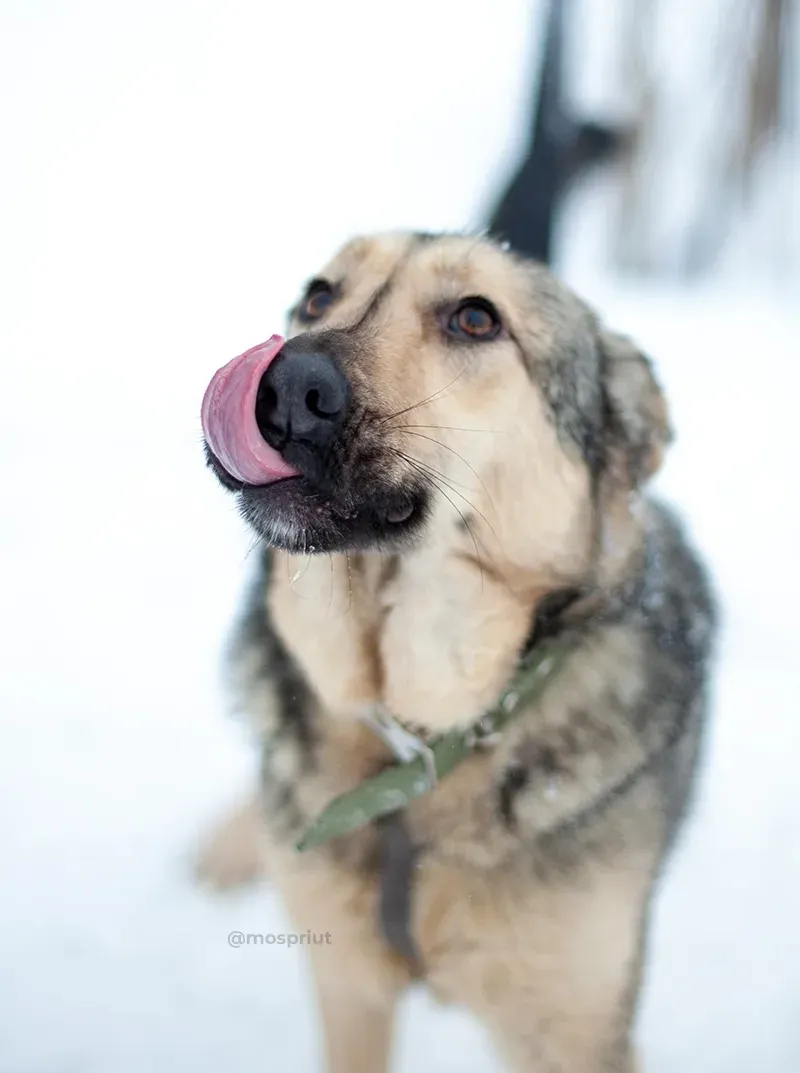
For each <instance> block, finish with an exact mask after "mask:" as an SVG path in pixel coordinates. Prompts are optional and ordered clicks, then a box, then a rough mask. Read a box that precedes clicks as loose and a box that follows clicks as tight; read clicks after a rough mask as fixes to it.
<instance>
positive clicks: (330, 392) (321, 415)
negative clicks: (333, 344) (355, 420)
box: [256, 343, 350, 453]
mask: <svg viewBox="0 0 800 1073" xmlns="http://www.w3.org/2000/svg"><path fill="white" fill-rule="evenodd" d="M349 395H350V391H349V385H348V383H347V379H346V377H345V376H344V374H343V373H342V372H341V370H340V369H339V368H338V366H337V365H336V364H335V362H334V361H333V359H332V358H330V357H328V355H327V354H323V353H321V352H320V351H316V350H294V349H293V348H292V345H291V343H287V345H286V346H285V347H284V349H283V352H282V353H281V354H279V355H278V357H277V358H276V359H275V361H273V362H272V364H271V365H270V367H269V368H268V369H267V371H266V372H265V373H264V375H263V376H262V378H261V383H260V384H259V385H258V396H257V398H256V423H257V425H258V427H259V430H260V432H261V435H262V436H263V437H264V439H265V440H266V441H267V443H268V444H269V445H270V446H271V447H274V448H275V449H276V450H278V451H285V450H286V448H287V447H290V446H291V445H293V444H294V445H302V446H304V447H311V448H318V449H319V448H325V447H327V446H328V445H329V444H330V442H331V440H332V439H333V436H334V434H335V433H336V431H337V429H338V428H339V427H340V426H341V424H342V421H343V420H344V417H345V414H346V412H347V404H348V401H349ZM290 453H291V452H290Z"/></svg>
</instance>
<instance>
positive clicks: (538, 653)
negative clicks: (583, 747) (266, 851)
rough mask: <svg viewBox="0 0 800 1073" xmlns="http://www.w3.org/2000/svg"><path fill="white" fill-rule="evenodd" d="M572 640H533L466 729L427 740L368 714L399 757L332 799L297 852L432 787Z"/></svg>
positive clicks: (486, 739)
mask: <svg viewBox="0 0 800 1073" xmlns="http://www.w3.org/2000/svg"><path fill="white" fill-rule="evenodd" d="M574 648H575V641H574V640H572V641H569V640H567V639H561V638H559V639H558V640H552V641H546V642H544V643H542V644H537V645H536V646H535V648H534V649H533V650H532V651H530V652H529V653H528V654H527V655H526V656H525V658H524V661H523V662H522V664H521V665H520V668H519V670H518V671H517V673H516V674H515V675H514V678H513V679H512V680H511V683H510V684H509V685H508V686H507V687H506V689H505V690H504V691H503V694H502V696H501V697H500V700H499V701H498V703H497V705H496V706H495V707H494V708H492V709H490V711H488V712H486V713H485V714H484V715H483V716H482V717H481V718H480V719H479V720H478V721H477V722H476V723H473V724H472V725H470V726H469V727H467V728H466V729H460V730H450V731H448V732H447V733H446V734H442V735H440V736H439V737H437V738H434V739H433V740H432V741H430V742H426V741H424V740H423V739H421V738H418V737H417V736H416V735H414V734H412V733H411V732H410V731H408V730H407V729H406V728H405V727H402V726H401V725H400V724H399V723H398V722H397V721H396V720H394V719H393V718H392V717H391V716H390V715H388V714H387V713H386V712H385V711H380V712H376V713H373V715H372V716H371V718H370V723H371V725H372V728H373V729H374V730H375V731H376V733H378V734H379V735H380V736H381V737H382V738H383V739H384V740H385V741H386V742H387V744H389V745H390V746H391V747H392V749H393V750H394V752H395V755H396V756H397V757H398V762H397V763H396V764H392V765H391V766H390V767H387V768H384V770H383V771H381V772H380V774H378V775H375V776H373V777H372V778H369V779H365V780H364V782H362V783H361V784H360V785H359V786H357V787H356V788H355V789H353V790H349V791H348V792H347V793H344V794H341V795H340V796H339V797H336V798H334V799H333V801H331V802H330V804H329V805H328V806H327V808H325V809H324V810H323V811H322V812H321V813H320V815H319V816H317V818H316V819H315V820H314V821H313V822H312V824H311V826H310V827H309V828H308V830H307V831H306V832H305V834H304V835H303V837H302V838H301V839H300V841H299V842H298V843H297V847H296V848H297V849H298V850H300V851H301V852H302V851H304V850H308V849H312V848H313V847H314V846H320V845H322V844H324V843H325V842H328V841H330V839H332V838H338V837H339V836H340V835H344V834H348V833H349V832H350V831H355V830H357V829H358V828H360V827H365V826H366V825H367V824H369V823H372V822H373V820H377V819H379V818H380V817H381V816H386V815H388V814H389V813H392V812H397V811H399V810H400V809H403V808H405V807H406V806H407V805H409V804H410V802H411V801H413V800H414V798H416V797H421V796H422V795H423V794H426V793H428V792H429V791H431V790H432V789H433V788H434V787H435V786H436V785H437V783H438V782H440V781H441V780H442V779H444V778H446V777H447V775H449V774H450V772H451V771H453V770H454V769H455V768H456V767H458V765H459V764H460V763H461V762H462V761H464V760H466V759H467V757H468V756H470V755H472V754H473V753H474V752H475V751H476V750H477V749H479V748H485V747H486V746H487V745H490V744H492V743H493V741H495V740H496V738H497V736H498V735H499V733H500V731H502V730H503V728H504V727H505V726H506V725H507V724H508V723H509V722H511V720H512V719H514V718H515V717H516V716H517V715H518V714H519V713H520V712H521V711H522V710H523V709H525V708H526V707H527V706H528V705H529V704H530V703H531V702H532V701H534V700H536V699H537V698H538V697H539V696H540V695H541V693H542V692H543V691H544V689H545V687H546V686H547V685H549V683H550V682H551V681H552V680H553V678H554V677H555V676H556V674H557V673H558V672H559V670H560V669H561V667H562V665H563V663H564V661H565V660H566V658H567V656H568V655H569V654H570V652H572V651H573V650H574Z"/></svg>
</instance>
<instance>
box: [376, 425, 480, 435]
mask: <svg viewBox="0 0 800 1073" xmlns="http://www.w3.org/2000/svg"><path fill="white" fill-rule="evenodd" d="M392 428H396V429H404V428H436V429H441V430H442V431H443V432H485V433H486V434H487V435H489V436H497V435H499V434H500V429H497V428H458V427H456V426H455V425H392Z"/></svg>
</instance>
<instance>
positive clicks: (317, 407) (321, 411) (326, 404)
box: [306, 388, 341, 417]
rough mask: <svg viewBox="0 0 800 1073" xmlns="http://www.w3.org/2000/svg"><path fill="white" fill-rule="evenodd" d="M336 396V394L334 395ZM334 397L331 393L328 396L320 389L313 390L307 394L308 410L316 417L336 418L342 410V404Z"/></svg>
mask: <svg viewBox="0 0 800 1073" xmlns="http://www.w3.org/2000/svg"><path fill="white" fill-rule="evenodd" d="M335 394H336V393H335V392H334V393H333V395H335ZM333 395H332V394H331V393H330V392H328V393H327V395H326V393H325V392H322V391H320V390H319V389H318V388H311V390H310V391H308V392H306V409H307V410H309V412H310V413H312V414H314V416H315V417H336V415H337V414H338V413H339V411H340V409H341V402H340V400H339V399H338V398H335V397H333Z"/></svg>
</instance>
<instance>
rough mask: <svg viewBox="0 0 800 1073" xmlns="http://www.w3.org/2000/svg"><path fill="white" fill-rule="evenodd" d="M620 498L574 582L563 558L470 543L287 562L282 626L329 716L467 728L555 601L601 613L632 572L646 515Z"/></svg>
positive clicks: (280, 578) (278, 575) (282, 572)
mask: <svg viewBox="0 0 800 1073" xmlns="http://www.w3.org/2000/svg"><path fill="white" fill-rule="evenodd" d="M614 500H615V503H616V505H615V504H613V503H609V502H605V503H604V504H603V509H602V511H599V510H598V512H597V514H596V515H595V517H596V518H598V517H602V518H603V528H602V529H600V528H599V527H598V526H597V525H595V524H593V523H590V524H587V526H586V534H587V536H586V541H585V550H584V552H583V554H581V555H580V556H578V557H577V558H576V560H575V562H574V565H573V566H572V568H571V570H570V571H569V572H567V571H566V569H565V565H566V563H567V561H566V560H565V559H563V558H562V559H561V560H560V561H559V562H558V565H557V567H555V568H554V566H553V560H552V558H548V560H546V565H539V566H537V565H536V563H525V564H520V562H519V559H517V560H515V561H511V560H510V559H509V558H508V557H505V558H503V557H500V556H498V555H495V556H490V555H482V554H480V553H478V554H475V553H476V551H477V548H476V545H475V544H474V543H473V542H472V540H471V538H470V536H469V535H468V534H462V535H463V537H464V539H463V541H461V542H458V541H456V542H454V541H453V539H452V538H451V537H448V539H446V540H445V539H441V540H437V539H433V540H431V541H430V542H428V543H426V544H424V545H422V546H420V547H419V548H416V549H413V550H410V551H405V552H403V553H400V554H397V555H386V554H380V553H378V552H370V553H365V554H360V555H354V554H351V555H348V556H346V555H331V556H325V555H314V556H310V557H306V556H293V555H289V554H286V553H282V552H280V553H276V555H275V558H274V563H273V568H272V570H271V581H270V593H269V601H270V611H271V616H272V619H273V621H274V623H275V626H276V628H277V630H278V632H279V633H280V635H281V637H282V639H283V641H284V643H285V644H286V645H287V647H288V648H289V650H290V651H291V653H292V655H293V656H294V658H295V659H296V660H297V662H298V664H299V665H300V667H301V669H302V670H303V672H304V673H305V675H306V677H307V678H308V680H309V682H310V684H311V686H312V687H313V689H314V691H315V692H316V694H317V696H318V697H319V698H320V699H321V701H322V703H323V704H324V706H325V708H326V709H327V711H328V713H329V714H330V715H332V716H334V717H337V718H342V719H358V718H360V717H361V716H362V715H363V714H364V713H365V711H368V710H369V709H371V708H372V707H373V706H374V705H376V704H383V705H384V706H385V707H386V709H387V710H388V711H389V712H390V713H391V714H392V715H394V716H395V717H396V718H398V719H400V720H401V721H402V722H404V723H406V724H407V725H410V726H414V727H419V728H420V729H421V730H424V731H425V732H427V733H433V734H436V733H441V732H443V731H446V730H449V729H451V728H453V727H458V726H466V725H468V724H470V723H472V722H474V720H475V719H476V718H478V717H479V716H480V715H481V714H482V712H483V711H485V710H486V709H487V708H488V707H489V706H490V705H491V704H492V703H494V701H495V700H496V698H497V696H498V695H499V693H500V691H501V690H502V688H503V686H504V685H505V684H506V682H507V681H508V680H509V678H510V677H511V675H512V674H513V673H514V670H515V667H516V664H517V661H518V659H519V655H520V653H521V652H522V651H523V649H524V647H525V645H526V642H527V641H528V640H529V639H530V637H531V631H532V629H533V627H534V624H535V622H536V618H537V614H538V612H539V610H540V608H541V607H543V606H545V607H546V606H548V601H550V603H551V605H552V601H551V597H553V594H557V593H560V592H563V591H565V590H575V589H578V590H582V591H584V592H588V596H587V598H586V599H587V600H588V601H589V603H590V604H592V605H593V606H595V607H596V606H597V604H598V603H602V602H603V599H604V597H605V595H607V594H608V593H609V592H611V591H612V589H613V588H614V587H615V586H616V585H617V584H618V583H619V581H620V578H621V577H624V575H625V574H626V573H627V572H628V571H629V569H630V561H631V559H632V557H634V556H635V555H636V554H637V553H638V552H639V551H640V550H641V547H642V539H643V515H639V516H637V515H636V514H635V512H634V513H631V511H630V508H629V499H628V496H627V495H625V496H624V497H622V496H615V497H614ZM612 507H613V508H614V509H612ZM612 527H613V528H612ZM581 602H582V603H583V602H584V601H581Z"/></svg>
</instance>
